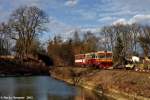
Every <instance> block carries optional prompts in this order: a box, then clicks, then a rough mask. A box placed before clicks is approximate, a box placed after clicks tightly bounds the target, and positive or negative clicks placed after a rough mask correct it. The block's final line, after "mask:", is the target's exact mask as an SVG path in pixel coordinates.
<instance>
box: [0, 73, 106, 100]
mask: <svg viewBox="0 0 150 100" xmlns="http://www.w3.org/2000/svg"><path fill="white" fill-rule="evenodd" d="M0 96H16V97H25V98H30V100H31V99H33V100H107V98H104V96H100V95H96V94H95V93H93V92H91V91H88V90H86V89H83V88H79V87H74V86H71V85H68V84H66V83H64V82H62V81H58V80H55V79H53V78H51V77H48V76H37V77H8V78H0Z"/></svg>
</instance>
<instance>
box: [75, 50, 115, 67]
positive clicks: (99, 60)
mask: <svg viewBox="0 0 150 100" xmlns="http://www.w3.org/2000/svg"><path fill="white" fill-rule="evenodd" d="M75 64H76V65H80V66H83V65H84V66H96V67H99V68H109V67H111V66H112V65H113V61H112V52H111V51H98V52H90V53H86V54H78V55H75Z"/></svg>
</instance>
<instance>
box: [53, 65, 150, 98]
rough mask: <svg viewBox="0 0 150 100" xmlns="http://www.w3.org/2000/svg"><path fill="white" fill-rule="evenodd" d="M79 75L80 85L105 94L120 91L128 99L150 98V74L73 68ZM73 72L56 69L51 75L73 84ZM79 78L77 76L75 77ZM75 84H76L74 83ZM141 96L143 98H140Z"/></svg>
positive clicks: (62, 68) (60, 68)
mask: <svg viewBox="0 0 150 100" xmlns="http://www.w3.org/2000/svg"><path fill="white" fill-rule="evenodd" d="M71 70H73V71H74V73H75V74H77V75H79V76H78V78H79V79H80V80H79V81H78V83H76V84H78V85H81V86H83V87H87V88H94V89H96V90H98V91H101V90H103V91H104V93H105V92H106V93H107V92H111V91H118V93H120V94H123V95H127V98H129V97H130V96H132V97H133V98H138V97H139V98H142V97H146V98H150V94H149V93H150V85H149V83H150V74H149V73H138V72H133V71H124V70H95V69H93V70H92V69H89V68H72V69H71ZM71 73H72V71H70V68H68V67H56V68H54V69H53V70H51V75H52V76H53V77H55V78H58V79H60V80H64V81H66V82H71V83H73V82H74V81H73V80H72V79H73V77H72V76H71V75H70V74H71ZM75 77H77V76H75ZM73 84H74V83H73ZM140 96H141V97H140Z"/></svg>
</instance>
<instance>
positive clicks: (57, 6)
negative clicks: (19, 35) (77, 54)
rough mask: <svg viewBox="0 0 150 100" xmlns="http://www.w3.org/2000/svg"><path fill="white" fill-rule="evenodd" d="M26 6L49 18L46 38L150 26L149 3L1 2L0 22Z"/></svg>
mask: <svg viewBox="0 0 150 100" xmlns="http://www.w3.org/2000/svg"><path fill="white" fill-rule="evenodd" d="M24 5H27V6H32V5H34V6H37V7H39V8H41V9H43V10H44V11H45V12H46V13H47V14H48V15H49V18H50V23H49V24H48V28H49V32H48V33H47V35H46V36H47V37H48V36H51V35H55V34H64V35H67V34H65V33H68V32H70V31H72V30H74V29H79V28H80V29H83V30H92V31H97V30H98V29H100V27H102V26H104V25H111V24H116V23H123V24H127V23H128V24H131V23H134V22H137V23H142V24H143V23H144V24H149V23H150V0H0V22H2V21H7V19H8V18H9V15H10V13H11V12H12V11H13V10H15V9H16V8H18V7H20V6H24Z"/></svg>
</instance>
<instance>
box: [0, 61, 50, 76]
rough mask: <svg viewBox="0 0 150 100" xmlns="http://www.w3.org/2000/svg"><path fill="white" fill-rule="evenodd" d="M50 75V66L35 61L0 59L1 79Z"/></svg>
mask: <svg viewBox="0 0 150 100" xmlns="http://www.w3.org/2000/svg"><path fill="white" fill-rule="evenodd" d="M32 75H49V68H48V66H45V65H43V64H42V63H38V62H34V61H29V60H28V61H21V60H19V59H0V77H9V76H32Z"/></svg>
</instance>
